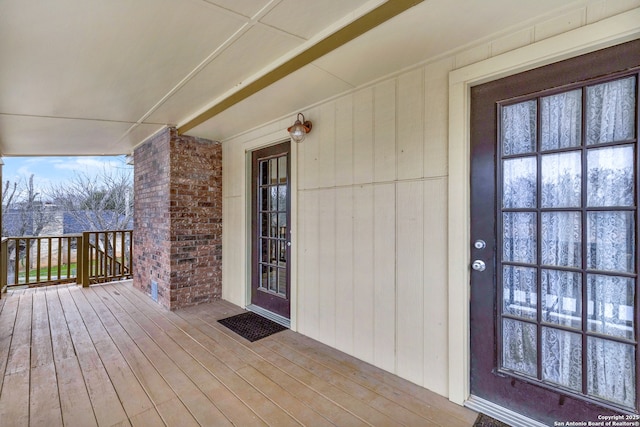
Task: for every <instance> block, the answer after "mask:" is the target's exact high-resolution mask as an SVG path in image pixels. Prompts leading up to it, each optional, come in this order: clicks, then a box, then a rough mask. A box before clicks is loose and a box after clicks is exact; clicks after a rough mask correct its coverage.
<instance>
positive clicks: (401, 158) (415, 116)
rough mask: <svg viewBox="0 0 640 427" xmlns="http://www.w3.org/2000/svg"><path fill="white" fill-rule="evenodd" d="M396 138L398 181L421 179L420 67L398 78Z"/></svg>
mask: <svg viewBox="0 0 640 427" xmlns="http://www.w3.org/2000/svg"><path fill="white" fill-rule="evenodd" d="M396 102H397V107H396V108H397V114H396V123H397V127H396V135H397V136H396V137H397V144H396V146H397V148H396V154H397V156H398V166H397V167H398V179H399V180H403V179H417V178H421V177H422V176H423V171H424V165H423V159H424V155H423V153H424V129H423V128H424V74H423V69H422V68H420V69H418V70H415V71H411V72H409V73H406V74H403V75H401V76H400V77H399V78H398V93H397V100H396Z"/></svg>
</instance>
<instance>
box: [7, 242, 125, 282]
mask: <svg viewBox="0 0 640 427" xmlns="http://www.w3.org/2000/svg"><path fill="white" fill-rule="evenodd" d="M132 234H133V232H132V230H109V231H86V232H84V233H82V234H67V235H63V236H38V237H31V236H28V237H5V238H3V239H2V243H1V246H0V288H2V291H5V290H6V289H7V288H12V287H38V286H47V285H54V284H62V283H73V282H75V283H78V284H80V285H83V286H89V285H91V284H94V283H103V282H108V281H112V280H123V279H129V278H131V277H132V271H133V268H132V253H133V238H132V237H133V236H132Z"/></svg>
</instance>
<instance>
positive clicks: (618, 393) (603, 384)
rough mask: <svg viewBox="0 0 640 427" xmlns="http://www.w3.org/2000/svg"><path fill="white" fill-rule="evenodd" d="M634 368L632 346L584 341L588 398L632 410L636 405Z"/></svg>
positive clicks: (589, 339)
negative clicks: (616, 404) (600, 399)
mask: <svg viewBox="0 0 640 427" xmlns="http://www.w3.org/2000/svg"><path fill="white" fill-rule="evenodd" d="M635 365H636V349H635V347H634V346H632V345H628V344H623V343H619V342H615V341H609V340H605V339H601V338H596V337H588V338H587V383H588V391H589V394H591V395H594V396H598V397H601V398H603V399H606V400H609V401H612V402H616V403H620V404H622V405H624V406H628V407H631V408H633V407H634V406H635V401H636V385H635V378H636V370H635Z"/></svg>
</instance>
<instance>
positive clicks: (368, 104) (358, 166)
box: [353, 87, 373, 184]
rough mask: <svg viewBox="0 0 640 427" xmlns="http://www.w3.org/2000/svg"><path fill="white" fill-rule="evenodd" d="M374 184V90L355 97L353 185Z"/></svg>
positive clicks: (359, 93)
mask: <svg viewBox="0 0 640 427" xmlns="http://www.w3.org/2000/svg"><path fill="white" fill-rule="evenodd" d="M371 182H373V88H371V87H368V88H365V89H361V90H359V91H357V92H356V93H355V94H354V95H353V183H354V184H369V183H371Z"/></svg>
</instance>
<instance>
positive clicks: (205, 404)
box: [134, 316, 230, 425]
mask: <svg viewBox="0 0 640 427" xmlns="http://www.w3.org/2000/svg"><path fill="white" fill-rule="evenodd" d="M140 317H142V316H138V317H137V318H135V319H134V320H135V321H138V320H139V318H140ZM144 320H145V321H144V323H141V322H137V323H138V325H139V326H140V327H142V328H143V329H145V331H146V332H147V334H148V335H149V337H145V338H139V339H137V340H136V344H137V345H138V347H139V348H140V350H141V351H142V352H143V353H144V354H145V355H146V357H147V358H148V359H149V362H150V363H151V364H152V365H153V366H154V367H155V369H156V370H157V371H158V372H159V373H160V375H161V376H162V377H163V378H164V380H165V381H166V382H167V383H168V384H169V385H170V386H171V388H172V389H173V390H174V391H175V393H176V395H177V396H178V397H179V398H180V399H181V400H182V402H183V403H184V405H185V406H186V408H187V409H188V410H189V412H190V413H191V414H193V417H194V418H195V419H196V420H197V421H198V422H199V423H200V424H203V425H230V423H229V420H228V419H227V418H226V417H225V416H224V415H223V414H222V413H221V412H220V411H219V410H218V408H217V407H216V406H215V405H214V404H213V403H212V401H211V400H209V399H207V397H206V396H205V395H204V393H203V392H202V391H201V390H199V389H198V387H197V386H196V385H195V384H194V383H193V382H192V381H191V380H190V379H189V378H188V377H187V375H185V373H184V372H183V370H182V369H181V368H183V367H184V365H181V364H176V363H174V361H173V360H172V359H171V357H170V356H171V354H172V350H173V351H175V349H174V346H175V344H174V343H173V342H172V341H170V340H168V339H167V338H168V337H166V335H164V333H163V332H162V331H160V329H159V328H158V327H157V325H155V324H154V323H153V322H151V321H150V320H149V319H144ZM147 328H148V329H147ZM150 337H153V338H150ZM158 341H159V342H158ZM182 362H183V363H185V364H187V363H193V361H185V360H183V361H182Z"/></svg>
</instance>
